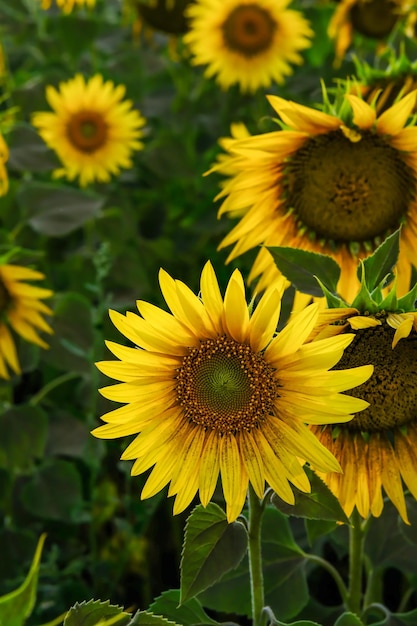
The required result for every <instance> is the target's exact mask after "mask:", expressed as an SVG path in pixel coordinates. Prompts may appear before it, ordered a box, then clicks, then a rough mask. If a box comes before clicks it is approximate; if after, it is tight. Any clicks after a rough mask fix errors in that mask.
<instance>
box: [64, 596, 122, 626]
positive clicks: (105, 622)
mask: <svg viewBox="0 0 417 626" xmlns="http://www.w3.org/2000/svg"><path fill="white" fill-rule="evenodd" d="M131 617H132V616H131V614H130V613H126V612H125V611H123V608H122V607H121V606H117V605H113V604H110V602H109V600H106V601H105V602H102V601H101V600H88V602H87V601H85V600H84V602H77V603H76V604H74V606H72V607H71V608H70V610H69V611H68V613H67V614H66V616H65V619H64V626H96V624H100V626H128V624H130V619H131Z"/></svg>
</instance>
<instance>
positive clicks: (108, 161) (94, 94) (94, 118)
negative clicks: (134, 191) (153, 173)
mask: <svg viewBox="0 0 417 626" xmlns="http://www.w3.org/2000/svg"><path fill="white" fill-rule="evenodd" d="M125 91H126V90H125V87H124V86H123V85H118V86H115V85H114V84H113V82H112V81H104V79H103V77H102V76H101V75H100V74H96V75H95V76H93V77H92V78H90V79H88V80H86V79H85V78H84V77H83V76H82V75H81V74H77V75H76V76H75V77H74V78H72V79H70V80H68V81H67V82H62V83H60V84H59V88H58V89H56V88H55V87H52V86H48V87H47V89H46V98H47V101H48V103H49V104H50V106H51V108H52V109H53V112H43V111H42V112H36V113H34V114H33V115H32V124H33V125H34V126H35V128H37V130H38V132H39V134H40V136H41V137H42V139H43V140H44V141H45V143H46V144H47V145H48V146H49V147H50V148H52V149H53V150H54V151H55V152H56V154H57V156H58V157H59V159H60V160H61V162H62V168H60V169H57V170H55V171H54V177H57V178H59V177H65V178H67V179H68V180H74V179H76V178H78V179H79V182H80V185H81V186H82V187H84V186H86V185H88V184H90V183H93V182H95V181H97V182H102V183H106V182H109V181H110V179H111V177H112V176H117V175H118V174H119V173H120V171H121V169H124V168H131V167H132V160H131V159H132V153H133V151H135V150H141V149H142V148H143V144H142V142H141V141H140V139H141V137H142V135H143V133H142V130H141V129H142V127H143V126H144V125H145V119H144V118H143V117H142V116H141V115H140V113H139V111H137V110H136V109H134V108H133V103H132V102H131V101H130V100H125V99H124V95H125Z"/></svg>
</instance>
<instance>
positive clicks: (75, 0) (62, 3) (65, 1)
mask: <svg viewBox="0 0 417 626" xmlns="http://www.w3.org/2000/svg"><path fill="white" fill-rule="evenodd" d="M40 2H41V8H42V9H44V10H45V11H46V10H47V9H50V8H51V6H52V3H53V2H55V4H56V6H57V7H58V8H59V9H62V11H63V12H64V13H71V11H72V10H73V9H74V7H76V6H79V7H83V6H87V7H90V8H92V7H93V6H95V4H96V0H40Z"/></svg>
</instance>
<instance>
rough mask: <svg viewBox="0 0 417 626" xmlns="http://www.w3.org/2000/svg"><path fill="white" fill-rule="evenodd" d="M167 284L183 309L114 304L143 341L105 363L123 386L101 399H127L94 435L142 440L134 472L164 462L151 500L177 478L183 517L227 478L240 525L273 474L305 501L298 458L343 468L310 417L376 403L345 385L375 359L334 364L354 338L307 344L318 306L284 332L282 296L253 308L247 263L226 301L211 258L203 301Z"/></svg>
mask: <svg viewBox="0 0 417 626" xmlns="http://www.w3.org/2000/svg"><path fill="white" fill-rule="evenodd" d="M160 285H161V290H162V293H163V296H164V298H165V300H166V302H167V304H168V306H169V308H170V309H171V312H172V313H167V312H165V311H163V310H161V309H159V308H157V307H155V306H153V305H152V304H149V303H147V302H142V301H139V302H137V306H138V310H139V312H140V315H141V316H138V315H136V314H135V313H127V314H126V316H124V315H121V314H120V313H116V312H115V311H111V312H110V315H111V319H112V321H113V323H114V324H115V326H116V327H117V328H118V330H120V332H121V333H122V334H123V335H125V336H126V337H127V338H128V339H129V340H130V341H132V342H133V343H134V344H135V346H136V347H134V348H130V347H124V346H121V345H119V344H117V343H113V342H108V343H107V346H108V348H109V349H110V350H111V352H113V354H114V355H115V356H116V357H117V358H118V359H119V360H118V361H115V360H113V361H104V362H100V363H98V367H99V369H100V370H101V371H102V372H103V373H105V374H106V375H107V376H109V377H111V378H114V379H116V380H119V381H121V383H120V384H116V385H111V386H109V387H105V388H104V389H101V393H102V395H103V396H104V397H106V398H108V399H110V400H114V401H116V402H121V403H125V406H123V407H121V408H117V409H115V410H113V411H111V412H110V413H107V414H106V415H104V416H103V419H104V420H105V421H106V422H108V423H107V424H106V425H103V426H100V427H99V428H97V429H96V430H94V431H93V434H94V435H96V436H97V437H101V438H104V439H106V438H108V439H112V438H115V437H122V436H126V435H137V436H136V438H135V439H134V440H133V442H132V443H131V444H130V445H129V446H128V447H127V449H126V450H125V452H124V453H123V455H122V459H135V462H134V464H133V467H132V475H135V474H141V473H142V472H144V471H146V470H148V469H149V468H151V467H152V466H154V467H153V470H152V472H151V473H150V475H149V477H148V479H147V481H146V483H145V486H144V488H143V491H142V498H149V497H150V496H153V495H154V494H156V493H157V492H159V491H160V490H161V489H162V488H164V487H165V485H167V484H168V483H170V487H169V492H168V495H170V496H172V495H175V496H176V498H175V504H174V513H179V512H180V511H183V510H184V509H185V508H186V507H187V506H188V505H189V504H190V502H191V501H192V499H193V498H194V496H195V495H196V493H197V491H199V494H200V499H201V502H202V503H203V505H204V506H206V505H207V504H208V502H209V501H210V499H211V497H212V495H213V492H214V489H215V486H216V483H217V480H218V477H219V474H220V475H221V481H222V486H223V493H224V497H225V501H226V505H227V518H228V520H229V521H233V520H234V519H236V517H237V516H238V515H239V513H240V512H241V510H242V507H243V505H244V502H245V498H246V492H247V489H248V485H249V481H250V482H251V484H252V485H253V488H254V490H255V492H256V493H257V495H258V496H259V497H262V496H263V493H264V484H265V481H267V482H268V483H269V485H270V486H271V487H272V488H273V489H274V490H275V491H276V492H277V493H278V494H279V495H280V497H281V498H283V499H284V500H285V501H286V502H294V496H293V492H292V489H291V487H290V485H289V482H291V483H292V484H293V485H296V486H297V487H298V488H299V489H301V490H303V491H309V481H308V479H307V477H306V475H305V474H304V471H303V469H302V465H301V464H300V462H299V461H298V460H297V457H300V458H303V459H305V460H306V461H308V462H311V463H313V462H314V464H316V463H318V465H319V466H320V468H321V470H322V471H324V472H327V471H338V465H337V463H335V461H334V459H333V457H332V456H331V455H330V454H329V452H328V451H327V450H326V449H325V448H324V447H323V446H321V445H319V444H318V443H317V440H316V438H315V437H314V436H313V435H312V433H311V432H310V431H309V430H308V428H307V426H306V425H305V423H310V424H323V423H333V422H335V421H336V422H340V421H342V422H345V421H347V420H349V419H350V418H351V416H350V414H351V413H352V412H355V411H356V410H362V409H363V408H364V407H366V406H367V403H366V402H365V401H363V400H358V399H357V398H353V397H349V396H345V395H342V394H340V393H339V392H341V391H345V390H346V389H350V388H352V387H354V386H355V385H358V384H360V383H361V382H363V381H364V380H366V379H367V378H368V377H369V375H370V374H371V372H372V366H365V367H361V368H359V369H358V368H354V369H349V370H346V371H343V370H339V371H337V372H329V371H328V369H329V368H331V367H333V366H334V365H335V364H336V363H337V362H338V360H339V359H340V357H341V356H342V353H343V350H344V348H346V346H348V345H349V343H350V341H351V338H350V337H349V336H346V335H344V336H341V337H337V338H335V339H333V338H330V339H326V340H324V341H315V342H311V343H310V344H309V345H304V341H305V339H306V337H307V336H308V335H309V334H310V333H311V331H312V329H313V327H314V325H315V323H316V321H317V316H318V306H317V305H315V304H313V305H311V306H309V307H307V308H306V309H304V310H303V311H302V312H301V313H299V314H298V315H296V316H294V318H293V321H292V322H291V324H289V325H288V326H286V328H285V329H284V330H283V331H282V332H280V333H279V334H278V335H277V336H275V329H276V326H277V322H278V318H279V311H280V302H281V294H280V293H279V292H278V291H277V290H276V289H270V290H267V291H266V292H265V294H264V295H263V297H262V298H261V299H260V300H259V302H258V305H257V306H256V308H255V310H254V311H252V312H249V309H248V306H247V303H246V299H245V288H244V284H243V279H242V276H241V274H240V273H239V272H238V271H237V270H235V272H234V273H233V274H232V276H231V278H230V281H229V283H228V286H227V289H226V292H225V295H224V299H223V298H222V296H221V293H220V290H219V286H218V283H217V279H216V275H215V273H214V270H213V268H212V266H211V264H210V263H207V264H206V265H205V267H204V269H203V272H202V275H201V298H200V297H198V296H196V295H194V294H193V292H192V291H191V290H190V289H189V288H188V287H187V286H186V285H185V284H184V283H182V282H180V281H178V280H173V279H172V278H171V277H170V276H169V275H168V274H167V273H166V272H164V271H162V270H161V272H160ZM138 433H139V434H138Z"/></svg>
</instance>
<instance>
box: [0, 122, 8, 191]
mask: <svg viewBox="0 0 417 626" xmlns="http://www.w3.org/2000/svg"><path fill="white" fill-rule="evenodd" d="M8 159H9V149H8V147H7V144H6V142H5V141H4V137H3V135H2V134H1V133H0V196H4V195H6V193H7V192H8V190H9V177H8V175H7V169H6V163H7V161H8Z"/></svg>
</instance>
